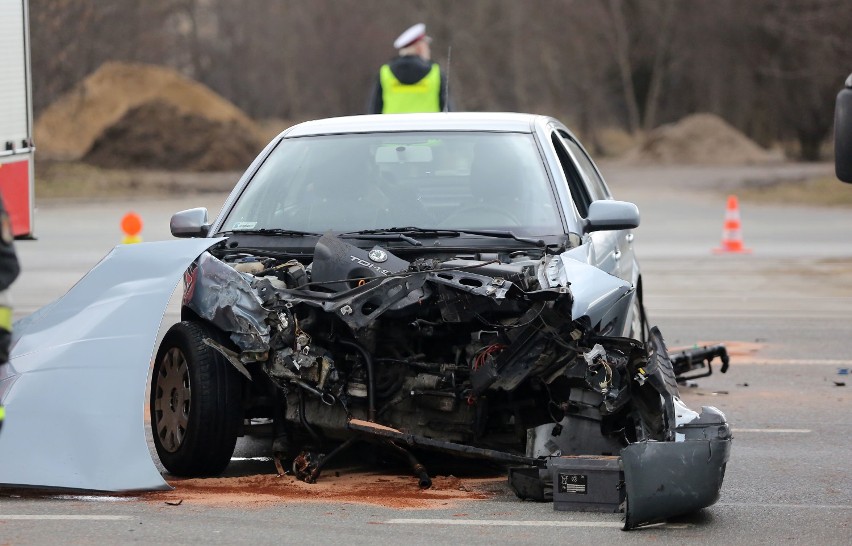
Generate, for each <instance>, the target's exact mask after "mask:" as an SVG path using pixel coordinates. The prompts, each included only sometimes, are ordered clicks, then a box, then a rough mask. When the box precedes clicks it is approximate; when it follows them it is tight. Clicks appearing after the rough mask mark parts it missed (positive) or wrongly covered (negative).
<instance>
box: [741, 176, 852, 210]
mask: <svg viewBox="0 0 852 546" xmlns="http://www.w3.org/2000/svg"><path fill="white" fill-rule="evenodd" d="M737 195H738V196H739V197H740V199H742V200H743V201H751V202H755V203H783V204H788V205H818V206H826V207H852V184H846V183H844V182H841V181H839V180H838V179H837V178H835V177H833V176H824V177H819V178H813V179H807V180H797V181H791V180H785V181H782V182H770V183H766V182H760V183H746V184H744V185H743V187H742V189H739V190H738V191H737Z"/></svg>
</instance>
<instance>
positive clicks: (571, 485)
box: [547, 455, 624, 513]
mask: <svg viewBox="0 0 852 546" xmlns="http://www.w3.org/2000/svg"><path fill="white" fill-rule="evenodd" d="M547 466H548V468H549V469H550V472H551V474H550V475H551V478H552V479H553V509H554V510H560V511H564V512H610V513H612V512H620V511H621V510H622V503H623V502H624V473H623V472H622V470H621V458H620V457H613V456H601V455H572V456H565V457H553V458H551V459H549V460H548V462H547Z"/></svg>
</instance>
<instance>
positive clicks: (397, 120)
mask: <svg viewBox="0 0 852 546" xmlns="http://www.w3.org/2000/svg"><path fill="white" fill-rule="evenodd" d="M550 119H551V118H548V117H546V116H539V115H534V114H516V113H507V112H442V113H436V114H378V115H365V116H348V117H339V118H327V119H319V120H314V121H306V122H304V123H300V124H298V125H294V126H293V127H291V128H289V129H287V130H286V131H284V132H283V133H281V136H283V137H287V138H289V137H301V136H311V135H329V134H346V133H374V132H395V131H494V132H513V133H531V132H533V130H534V126H535V124H536V123H546V122H547V121H548V120H550Z"/></svg>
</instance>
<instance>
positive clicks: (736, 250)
mask: <svg viewBox="0 0 852 546" xmlns="http://www.w3.org/2000/svg"><path fill="white" fill-rule="evenodd" d="M713 253H714V254H750V253H751V249H750V248H746V247H745V246H744V245H743V230H742V226H741V225H740V205H739V202H738V201H737V196H736V195H729V196H728V206H727V207H726V209H725V225H724V227H723V228H722V245H721V246H719V247H717V248H714V249H713Z"/></svg>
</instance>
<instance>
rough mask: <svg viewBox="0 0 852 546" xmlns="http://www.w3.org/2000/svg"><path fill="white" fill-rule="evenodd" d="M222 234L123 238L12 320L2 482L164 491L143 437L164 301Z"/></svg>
mask: <svg viewBox="0 0 852 546" xmlns="http://www.w3.org/2000/svg"><path fill="white" fill-rule="evenodd" d="M216 241H217V240H216V239H196V240H191V241H167V242H157V243H141V244H136V245H121V246H118V247H116V248H115V249H114V250H113V251H112V252H111V253H110V254H109V255H107V256H106V257H105V258H104V259H103V260H102V261H101V262H100V263H99V264H98V265H97V266H96V267H95V268H94V269H92V270H91V271H90V272H89V273H88V274H87V275H86V276H85V277H83V279H81V280H80V281H79V282H78V283H77V284H76V285H75V286H74V287H73V288H72V289H71V290H70V291H69V292H68V293H67V294H65V295H64V296H63V297H62V298H60V299H58V300H57V301H55V302H54V303H52V304H50V305H48V306H46V307H44V308H42V309H40V310H39V311H37V312H36V313H34V314H32V315H30V316H29V317H27V318H25V319H23V320H21V321H18V322H17V323H16V324H15V329H14V332H15V339H14V340H13V345H12V353H11V361H10V365H9V366H4V368H5V369H4V370H3V373H2V375H1V376H0V403H2V404H3V405H4V406H6V415H7V418H6V421H5V425H4V427H3V432H2V434H0V461H2V464H0V484H5V485H21V486H33V487H61V488H68V489H87V490H97V491H130V490H149V489H165V488H168V485H167V484H166V483H165V481H163V478H162V476H161V475H160V473H159V471H158V470H157V467H156V466H154V464H153V461H152V460H151V456H150V452H149V451H148V444H147V443H146V441H145V433H144V423H143V419H142V416H143V412H142V408H143V407H144V401H145V383H146V380H147V376H148V367H149V363H150V360H151V356H152V350H153V346H154V343H155V341H156V337H157V331H158V329H159V326H160V322H161V321H162V319H163V313H164V312H165V309H166V305H167V304H168V301H169V298H170V297H171V295H172V292H173V291H174V288H175V286H176V285H177V283H178V281H179V280H180V277H181V274H182V273H183V271H184V270H185V269H186V268H187V266H189V264H190V263H191V262H192V260H193V259H194V258H195V257H196V256H197V255H198V254H200V253H201V252H202V251H204V250H205V249H206V248H207V247H209V246H210V245H211V244H215V243H216Z"/></svg>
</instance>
